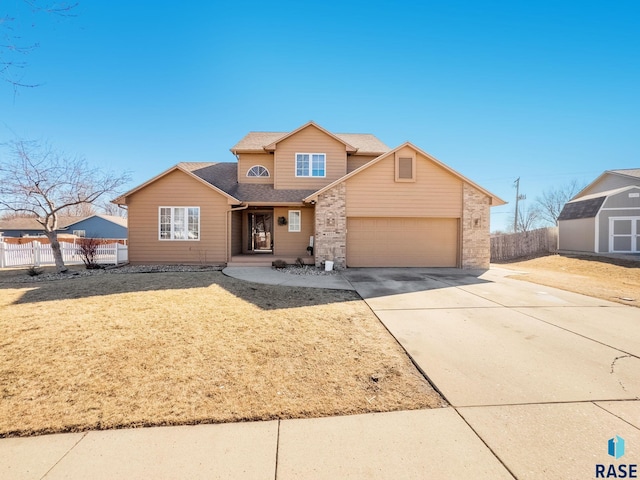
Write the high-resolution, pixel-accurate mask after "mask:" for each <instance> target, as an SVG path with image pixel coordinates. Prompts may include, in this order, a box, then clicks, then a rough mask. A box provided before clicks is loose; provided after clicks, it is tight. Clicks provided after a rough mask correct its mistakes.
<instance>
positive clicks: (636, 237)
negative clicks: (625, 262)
mask: <svg viewBox="0 0 640 480" xmlns="http://www.w3.org/2000/svg"><path fill="white" fill-rule="evenodd" d="M616 220H629V221H631V232H630V233H618V234H614V233H613V223H614V221H616ZM638 221H640V217H632V216H628V217H626V216H625V217H609V252H610V253H636V252H638V251H639V250H640V245H639V244H638V242H640V232H639V231H638V229H637V222H638ZM617 237H629V239H630V240H631V245H630V247H631V250H614V248H613V245H614V239H615V238H617ZM634 248H635V249H634Z"/></svg>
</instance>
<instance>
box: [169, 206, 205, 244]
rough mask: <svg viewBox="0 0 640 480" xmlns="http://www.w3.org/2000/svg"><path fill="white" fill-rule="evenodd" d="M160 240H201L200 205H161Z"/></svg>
mask: <svg viewBox="0 0 640 480" xmlns="http://www.w3.org/2000/svg"><path fill="white" fill-rule="evenodd" d="M159 220H160V222H159V223H160V225H159V227H160V232H159V238H160V240H199V239H200V207H160V219H159Z"/></svg>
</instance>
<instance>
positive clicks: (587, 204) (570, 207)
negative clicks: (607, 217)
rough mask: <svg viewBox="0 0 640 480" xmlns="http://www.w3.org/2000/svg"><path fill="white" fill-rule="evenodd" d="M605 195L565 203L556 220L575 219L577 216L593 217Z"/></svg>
mask: <svg viewBox="0 0 640 480" xmlns="http://www.w3.org/2000/svg"><path fill="white" fill-rule="evenodd" d="M606 198H607V195H606V194H605V195H603V196H601V197H595V198H590V199H588V200H580V201H574V202H569V203H567V204H565V206H564V208H563V209H562V212H560V216H559V217H558V220H577V219H579V218H592V217H595V216H596V214H597V213H598V211H599V210H600V207H601V206H602V204H603V203H604V201H605V199H606Z"/></svg>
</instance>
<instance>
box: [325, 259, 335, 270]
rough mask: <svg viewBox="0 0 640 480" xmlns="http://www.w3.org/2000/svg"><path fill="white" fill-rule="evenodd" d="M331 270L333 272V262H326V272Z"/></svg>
mask: <svg viewBox="0 0 640 480" xmlns="http://www.w3.org/2000/svg"><path fill="white" fill-rule="evenodd" d="M331 270H333V262H332V261H331V260H327V261H325V262H324V271H325V272H330V271H331Z"/></svg>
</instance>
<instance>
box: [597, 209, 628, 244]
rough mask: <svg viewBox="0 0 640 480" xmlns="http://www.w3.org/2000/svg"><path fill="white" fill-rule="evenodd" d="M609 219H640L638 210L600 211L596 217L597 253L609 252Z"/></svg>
mask: <svg viewBox="0 0 640 480" xmlns="http://www.w3.org/2000/svg"><path fill="white" fill-rule="evenodd" d="M611 217H640V210H635V209H634V210H630V209H627V210H625V209H623V208H621V209H620V210H601V211H600V214H599V215H598V225H599V227H600V228H599V236H598V241H599V245H598V252H608V251H609V233H610V232H609V219H610V218H611ZM592 220H593V219H592ZM592 236H593V235H592Z"/></svg>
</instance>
